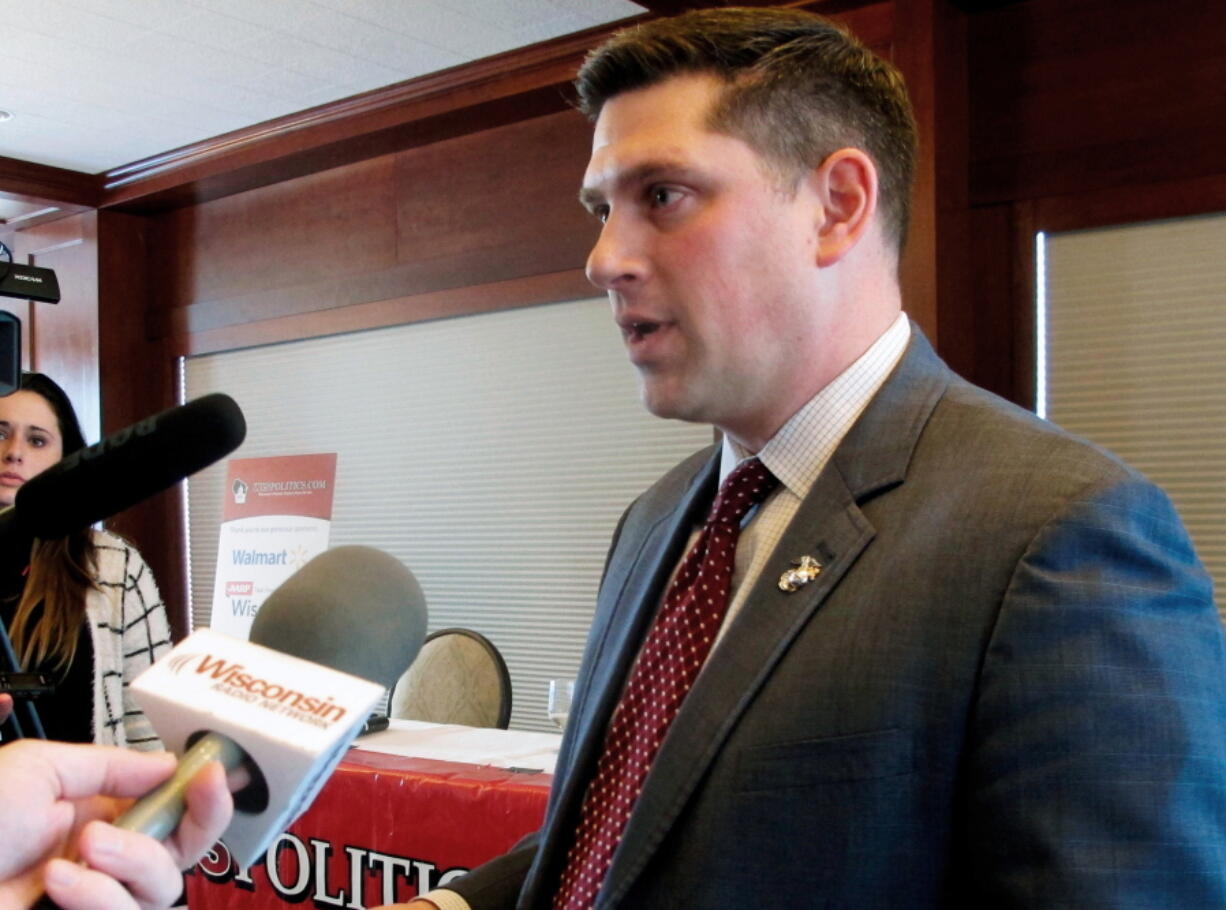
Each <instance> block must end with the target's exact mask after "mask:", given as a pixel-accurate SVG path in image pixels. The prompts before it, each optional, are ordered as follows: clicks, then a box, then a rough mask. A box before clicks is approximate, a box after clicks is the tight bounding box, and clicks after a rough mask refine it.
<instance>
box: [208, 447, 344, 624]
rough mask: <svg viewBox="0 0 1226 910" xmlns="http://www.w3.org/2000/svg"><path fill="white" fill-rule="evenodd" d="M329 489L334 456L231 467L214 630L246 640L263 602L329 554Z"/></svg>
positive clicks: (237, 462)
mask: <svg viewBox="0 0 1226 910" xmlns="http://www.w3.org/2000/svg"><path fill="white" fill-rule="evenodd" d="M335 486H336V455H335V453H332V454H322V455H283V456H278V457H273V458H235V459H233V460H231V461H230V462H229V464H228V466H227V470H226V486H225V505H224V507H223V508H222V519H221V538H220V542H219V543H218V547H217V576H216V580H215V582H214V585H213V615H212V623H211V625H212V628H213V629H216V630H217V631H219V632H224V633H225V634H227V635H233V636H235V637H236V638H244V639H245V638H248V637H249V635H250V632H251V622H252V620H253V619H255V615H256V613H257V612H258V611H259V609H260V606H261V605H262V604H263V603H264V599H265V598H266V597H268V595H269V594H271V593H272V592H273V591H274V590H275V589H276V588H277V587H278V586H279V585H280V584H281V582H283V581H285V580H286V579H287V578H289V577H290V576H291V575H292V574H294V572H296V571H298V569H300V568H302V566H304V565H306V564H307V563H308V562H310V560H312V559H313V558H315V557H316V556H318V555H319V554H320V553H322V552H323V551H324V550H326V549H328V538H329V535H330V532H331V528H332V496H333V491H334V489H335Z"/></svg>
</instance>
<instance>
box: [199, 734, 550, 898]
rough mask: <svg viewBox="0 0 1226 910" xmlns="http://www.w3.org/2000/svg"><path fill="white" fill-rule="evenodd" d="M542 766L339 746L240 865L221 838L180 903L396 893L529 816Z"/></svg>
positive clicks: (493, 841)
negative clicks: (259, 857)
mask: <svg viewBox="0 0 1226 910" xmlns="http://www.w3.org/2000/svg"><path fill="white" fill-rule="evenodd" d="M549 783H550V775H548V774H535V773H530V774H524V773H519V772H515V771H508V770H504V769H501V768H493V767H488V766H481V765H466V764H459V763H456V762H445V761H434V760H431V759H423V758H401V757H397V756H392V755H383V754H378V753H374V752H364V751H360V750H356V749H355V750H351V751H350V752H349V754H348V755H347V756H346V758H345V760H344V761H342V762H341V764H340V766H339V767H338V768H337V770H336V772H335V773H334V774H333V775H332V778H331V779H330V780H329V781H328V783H327V784H326V785H325V786H324V788H323V790H322V791H321V792H320V794H319V798H318V799H317V800H316V801H315V803H314V805H312V806H311V808H310V809H308V810H307V812H306V813H305V814H304V815H303V816H302V817H301V818H300V819H298V821H297V822H295V823H294V825H293V826H292V827H291V828H290V830H289V831H288V832H286V833H285V834H284V835H282V837H281V838H280V840H278V841H276V842H275V843H274V844H273V846H272V847H271V848H270V849H269V852H268V856H269V857H273V858H275V861H274V859H270V860H269V861H268V862H266V863H257V864H256V865H255V866H253V867H252V868H251V869H250V870H249V871H248V873H247V874H239V872H238V870H236V869H235V868H234V867H233V863H232V862H231V860H230V856H229V854H228V853H227V852H225V849H224V847H222V846H221V845H218V847H217V848H216V851H217V852H215V853H213V854H210V855H209V856H206V857H205V858H204V859H203V860H202V861H201V862H200V864H199V866H198V867H197V868H196V869H195V870H193V872H192V874H190V875H189V876H188V886H187V895H188V906H189V907H191V910H222V908H226V910H228V908H242V910H251V908H261V907H267V908H279V910H283V908H284V907H285V906H287V905H290V904H306V905H307V906H316V907H343V908H351V910H359V908H363V907H374V906H378V905H380V904H385V903H390V902H393V901H406V900H408V899H410V898H411V897H413V896H415V895H417V894H420V893H424V892H426V891H429V890H430V889H431V888H434V887H436V886H438V885H439V884H446V882H447V881H449V880H450V879H451V878H454V877H455V876H457V875H460V874H461V873H462V872H464V871H466V870H468V869H470V868H472V867H473V866H476V865H479V864H480V863H482V862H484V861H485V860H487V859H490V858H491V857H494V856H497V855H498V854H500V853H502V852H504V851H505V850H507V849H508V848H509V847H511V846H512V845H513V844H514V843H515V842H516V841H518V840H519V839H520V838H521V837H523V836H524V835H525V834H527V833H528V832H530V831H534V830H535V829H536V828H537V827H539V825H540V823H541V819H542V818H543V817H544V814H545V801H546V798H547V797H548V795H549Z"/></svg>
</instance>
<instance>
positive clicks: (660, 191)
mask: <svg viewBox="0 0 1226 910" xmlns="http://www.w3.org/2000/svg"><path fill="white" fill-rule="evenodd" d="M680 197H681V193H680V191H678V190H675V189H673V188H672V187H668V186H655V187H652V188H651V204H652V205H654V206H655V207H656V208H665V207H667V206H669V205H672V204H673V203H674V202H676V201H677V200H678V199H679V198H680Z"/></svg>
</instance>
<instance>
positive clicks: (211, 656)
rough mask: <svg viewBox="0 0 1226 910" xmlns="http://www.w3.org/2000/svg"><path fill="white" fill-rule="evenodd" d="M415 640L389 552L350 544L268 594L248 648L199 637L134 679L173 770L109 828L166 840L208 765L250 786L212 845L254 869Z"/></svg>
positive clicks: (407, 658) (407, 599)
mask: <svg viewBox="0 0 1226 910" xmlns="http://www.w3.org/2000/svg"><path fill="white" fill-rule="evenodd" d="M425 630H426V603H425V597H424V595H423V594H422V590H421V586H420V585H419V584H418V583H417V579H416V578H414V577H413V573H412V572H410V571H409V570H408V569H407V568H406V567H405V566H404V565H403V564H402V563H401V562H400V561H399V560H397V559H396V558H395V557H393V556H391V555H389V554H387V553H383V552H381V551H379V550H375V549H372V548H370V547H354V546H347V547H337V548H335V549H332V550H328V551H326V552H324V553H321V554H320V555H319V556H317V557H315V558H314V559H313V560H311V561H310V562H308V563H307V564H306V565H305V566H303V567H302V568H301V569H299V570H298V571H297V572H296V573H294V575H292V576H291V577H290V578H289V579H287V580H286V581H285V582H284V583H283V584H282V585H281V586H280V587H279V588H277V589H276V590H275V591H273V592H272V593H271V594H270V595H269V596H268V598H267V599H266V600H265V601H264V604H263V606H262V607H261V608H260V612H259V613H258V614H257V615H256V620H255V623H253V625H252V628H251V642H244V641H241V640H238V639H234V638H230V637H228V636H224V635H221V634H219V633H216V632H213V631H211V630H207V629H202V630H198V631H196V632H195V633H193V634H192V635H191V636H189V637H188V638H186V639H185V640H184V641H182V642H180V643H179V645H178V646H176V647H175V648H174V650H172V651H171V652H170V653H169V654H167V655H166V656H165V657H163V658H162V659H161V660H159V661H158V662H157V663H156V664H154V665H153V666H152V667H150V668H149V669H148V670H146V671H145V672H144V673H142V674H141V675H140V676H139V677H137V678H136V679H135V680H134V681H133V682H132V691H133V694H134V695H135V697H136V699H137V701H138V703H139V704H140V705H141V707H142V708H143V709H144V711H145V714H146V715H147V716H148V717H149V720H150V721H151V722H152V723H153V726H154V729H155V730H157V732H158V734H159V735H160V736H161V738H162V741H163V742H164V743H165V744H166V746H167V747H168V748H171V749H172V750H173V751H175V752H178V753H180V754H182V755H183V757H182V758H181V759H180V771H179V772H178V773H176V775H175V776H174V777H172V778H171V780H169V781H167V782H166V783H164V784H162V785H161V786H160V787H158V788H157V789H155V790H153V791H152V792H151V793H149V794H147V795H146V796H144V797H142V798H141V799H140V800H138V801H137V802H136V803H135V804H134V805H133V806H132V807H131V808H130V809H129V810H128V811H127V812H126V813H124V815H122V816H120V818H119V819H118V820H116V822H115V824H116V825H118V826H120V827H124V828H128V829H129V830H134V831H141V832H143V833H146V834H149V835H151V836H153V837H156V838H159V839H161V838H164V837H165V836H166V835H168V834H169V833H170V832H171V831H173V830H174V829H175V827H176V826H177V825H178V823H179V821H180V820H181V818H182V816H183V811H184V801H183V792H184V789H185V787H186V785H187V783H188V781H190V779H191V777H192V775H193V774H194V771H195V770H198V769H199V767H201V766H203V764H204V763H205V762H206V761H208V760H211V759H213V758H217V759H218V760H220V761H221V762H222V764H223V765H224V766H225V767H226V769H227V771H234V770H236V769H239V768H242V769H244V770H245V772H246V774H247V777H248V778H249V779H250V780H251V782H252V783H251V784H249V785H248V786H247V787H246V788H244V789H241V790H239V791H238V792H237V793H236V794H235V813H234V817H233V820H232V821H231V823H230V826H229V828H227V830H226V832H225V834H223V835H222V840H223V841H225V843H226V846H227V847H228V848H229V850H230V852H231V854H232V855H233V856H234V857H235V858H236V860H237V861H238V862H239V864H240V865H242V866H249V865H251V863H253V862H254V861H255V860H256V859H258V858H259V856H260V855H261V854H262V853H263V851H264V850H266V849H267V846H268V844H269V843H270V842H271V841H272V840H273V838H275V837H276V836H277V835H279V834H280V833H281V832H282V831H284V830H285V828H286V827H288V826H289V825H290V824H291V823H292V822H293V820H294V819H295V818H296V817H297V816H298V815H299V814H300V813H301V812H302V810H303V809H305V808H306V806H307V805H308V804H309V803H310V801H311V800H312V799H314V797H315V795H316V793H318V791H319V789H320V788H321V787H322V786H323V784H324V782H325V780H326V779H327V777H328V775H329V774H331V772H332V770H333V768H335V766H336V764H337V763H338V762H339V761H340V759H341V756H342V754H343V753H344V750H345V749H346V748H347V747H348V746H349V744H350V743H351V742H352V741H353V739H354V737H355V736H356V735H357V734H358V732H359V731H360V730H361V728H362V725H363V724H364V723H365V721H366V718H367V716H368V715H369V713H370V709H371V708H372V707H373V706H374V704H375V703H376V702H377V701H378V700H379V698H380V697H381V696H382V695H383V690H384V688H386V687H389V686H391V685H392V684H394V683H395V681H396V679H397V678H398V677H399V675H400V673H402V672H403V671H404V669H405V668H406V667H408V665H409V664H410V663H412V662H413V659H414V658H415V657H416V656H417V652H418V651H419V650H421V645H422V642H423V640H424V639H425ZM321 664H322V665H323V666H321ZM355 677H365V679H359V678H355ZM367 679H374V680H375V681H376V682H375V683H371V682H367V681H366V680H367ZM376 683H377V684H376ZM185 747H190V748H186V750H185ZM185 752H186V754H184V753H185Z"/></svg>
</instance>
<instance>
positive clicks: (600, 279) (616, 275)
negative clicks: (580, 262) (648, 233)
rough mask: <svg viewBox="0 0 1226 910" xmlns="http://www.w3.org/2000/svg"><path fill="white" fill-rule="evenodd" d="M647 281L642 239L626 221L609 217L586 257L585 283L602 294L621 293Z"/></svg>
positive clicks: (616, 217) (613, 216) (611, 215)
mask: <svg viewBox="0 0 1226 910" xmlns="http://www.w3.org/2000/svg"><path fill="white" fill-rule="evenodd" d="M646 277H647V262H646V258H645V257H644V255H643V251H642V238H641V237H640V236H639V232H638V230H637V229H636V228H635V227H634V225H633V223H632V222H631V221H630V219H628V218H621V217H618V216H617V215H616V214H613V213H610V215H609V217H608V219H607V220H606V221H605V223H604V225H603V226H602V227H601V229H600V237H598V238H597V240H596V245H595V246H594V247H592V251H591V252H590V253H589V254H588V257H587V278H588V281H590V282H592V284H594V285H596V287H598V288H603V289H604V290H606V291H619V290H625V289H626V286H627V285H628V284H632V283H634V282H637V281H642V280H643V279H644V278H646Z"/></svg>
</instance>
